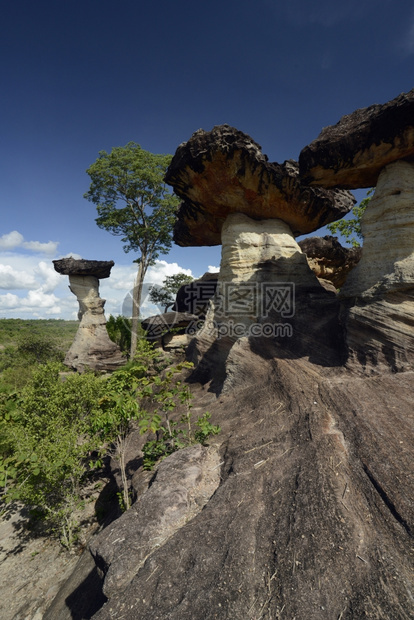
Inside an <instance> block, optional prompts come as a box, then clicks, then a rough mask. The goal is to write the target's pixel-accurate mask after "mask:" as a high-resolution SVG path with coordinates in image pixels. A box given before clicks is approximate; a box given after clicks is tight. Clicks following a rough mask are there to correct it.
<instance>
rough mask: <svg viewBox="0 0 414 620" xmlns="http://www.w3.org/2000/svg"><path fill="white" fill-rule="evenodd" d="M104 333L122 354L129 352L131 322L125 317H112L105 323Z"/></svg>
mask: <svg viewBox="0 0 414 620" xmlns="http://www.w3.org/2000/svg"><path fill="white" fill-rule="evenodd" d="M106 331H107V332H108V336H109V337H110V339H111V340H112V341H113V342H115V343H116V344H117V345H118V346H119V348H120V349H121V351H122V352H123V353H127V352H129V351H130V350H131V321H130V320H129V319H128V318H127V317H126V316H116V317H115V316H112V314H110V315H109V318H108V320H107V322H106Z"/></svg>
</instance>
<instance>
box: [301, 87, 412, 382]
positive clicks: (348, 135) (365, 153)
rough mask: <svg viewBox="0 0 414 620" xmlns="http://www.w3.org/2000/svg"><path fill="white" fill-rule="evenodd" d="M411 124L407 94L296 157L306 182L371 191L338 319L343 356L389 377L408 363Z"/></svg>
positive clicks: (361, 114) (363, 113)
mask: <svg viewBox="0 0 414 620" xmlns="http://www.w3.org/2000/svg"><path fill="white" fill-rule="evenodd" d="M413 119H414V90H412V91H410V92H409V93H407V94H403V95H400V96H399V97H397V98H396V99H394V100H392V101H390V102H389V103H386V104H385V105H382V106H381V105H375V106H371V107H369V108H365V109H362V110H357V111H356V112H354V113H353V114H350V115H349V116H346V117H344V118H343V119H341V120H340V121H339V123H338V124H337V125H335V126H333V127H328V128H326V129H324V130H323V131H322V133H321V135H320V136H319V138H318V139H317V140H315V141H314V142H312V144H310V145H309V146H308V147H306V148H305V149H303V151H302V153H301V154H300V157H299V162H300V171H301V174H302V175H303V178H304V181H306V182H309V183H311V184H319V185H323V186H325V187H328V188H329V187H332V186H333V185H337V186H340V187H350V188H356V187H368V186H373V185H376V190H375V194H374V197H373V198H372V199H371V201H370V202H369V204H368V206H367V208H366V210H365V213H364V215H363V217H362V220H361V229H362V234H363V237H364V245H363V251H362V258H361V261H360V262H359V264H358V266H357V267H356V268H355V269H354V270H353V271H352V272H351V273H350V275H349V277H348V278H347V281H346V283H345V285H344V287H343V289H342V290H341V297H342V299H343V300H344V307H345V308H346V310H345V311H344V313H343V320H344V323H345V325H346V331H347V334H348V336H347V340H348V346H349V355H350V358H352V357H354V356H356V357H357V358H358V359H359V360H365V361H366V362H367V363H369V365H370V366H371V364H374V365H379V364H382V363H384V364H386V365H388V367H390V368H391V369H392V370H394V371H395V370H397V369H402V368H404V367H405V368H406V367H407V366H409V365H410V364H412V363H413V361H414V358H413V353H414V351H413V349H414V347H413V346H412V344H411V343H412V338H413V336H414V331H413V328H412V325H413V319H412V314H413V313H412V299H413V290H414V251H413V250H414V202H413V198H414V181H413V179H414V163H413V160H414V120H413ZM367 325H370V327H369V329H367ZM362 332H365V333H364V337H363V338H361V337H360V334H361V333H362ZM391 351H392V353H390V352H391Z"/></svg>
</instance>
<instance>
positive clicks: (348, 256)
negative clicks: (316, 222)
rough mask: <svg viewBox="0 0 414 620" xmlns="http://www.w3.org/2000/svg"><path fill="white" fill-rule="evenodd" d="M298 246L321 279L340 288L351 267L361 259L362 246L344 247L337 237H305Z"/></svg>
mask: <svg viewBox="0 0 414 620" xmlns="http://www.w3.org/2000/svg"><path fill="white" fill-rule="evenodd" d="M299 247H300V249H301V250H302V252H303V253H304V254H306V258H307V260H308V264H309V267H310V268H311V269H312V271H313V272H314V274H315V275H316V276H317V277H318V278H319V279H321V280H325V281H326V280H327V281H328V282H331V283H332V284H333V285H334V287H335V288H337V289H338V288H341V287H342V286H343V285H344V283H345V280H346V279H347V277H348V274H349V272H350V271H351V269H353V268H354V267H356V265H357V264H358V262H359V261H360V259H361V254H362V248H346V247H344V246H343V245H341V244H340V243H339V241H338V238H337V237H331V236H329V235H327V236H325V237H307V238H306V239H303V240H302V241H300V242H299Z"/></svg>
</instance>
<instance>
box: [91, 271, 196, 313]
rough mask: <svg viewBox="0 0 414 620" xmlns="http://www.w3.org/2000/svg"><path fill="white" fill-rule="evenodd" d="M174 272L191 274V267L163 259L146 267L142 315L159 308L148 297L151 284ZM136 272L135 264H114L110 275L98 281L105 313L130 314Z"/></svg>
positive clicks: (158, 282)
mask: <svg viewBox="0 0 414 620" xmlns="http://www.w3.org/2000/svg"><path fill="white" fill-rule="evenodd" d="M175 273H185V274H187V275H189V276H192V275H193V274H192V271H191V269H184V268H183V267H180V266H179V265H178V263H168V262H167V261H165V260H157V261H156V262H155V265H152V266H151V267H149V268H148V271H147V274H146V277H145V281H144V290H143V293H142V305H141V312H142V315H143V316H144V317H145V316H150V315H152V314H158V312H159V309H158V308H157V306H155V305H154V304H153V303H152V302H151V301H150V299H149V292H150V289H151V286H153V285H154V284H157V285H158V286H160V285H162V283H163V281H164V280H165V278H166V276H172V275H174V274H175ZM136 274H137V265H136V264H132V265H115V266H114V267H113V268H112V271H111V277H110V278H108V279H104V280H101V281H100V295H101V297H103V299H106V304H105V314H106V315H107V316H109V314H113V315H118V314H122V315H124V316H129V315H130V314H131V308H132V301H131V292H132V287H133V286H134V280H135V277H136Z"/></svg>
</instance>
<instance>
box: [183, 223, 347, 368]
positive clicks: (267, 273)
mask: <svg viewBox="0 0 414 620" xmlns="http://www.w3.org/2000/svg"><path fill="white" fill-rule="evenodd" d="M335 299H336V294H335V293H328V292H327V291H325V289H324V288H323V287H322V286H321V284H320V283H319V281H318V278H317V277H316V276H315V274H314V273H313V272H312V270H311V269H310V267H309V265H308V262H307V260H306V256H305V255H304V254H303V253H302V252H301V250H300V247H299V246H298V244H297V243H296V241H295V239H294V237H293V234H292V232H291V230H290V228H289V226H288V225H287V224H286V223H285V222H282V221H281V220H278V219H271V220H262V221H257V220H253V219H251V218H249V217H247V216H246V215H242V214H232V215H230V216H228V218H227V220H226V222H225V223H224V226H223V229H222V260H221V267H220V274H219V277H218V286H217V290H216V294H215V295H214V297H213V298H212V299H211V300H210V307H209V310H208V312H207V316H206V320H205V323H204V326H203V327H202V329H201V330H200V331H199V332H198V333H197V334H196V336H195V337H194V338H193V340H192V342H191V344H190V347H189V349H188V355H189V359H190V360H191V361H192V362H194V363H195V365H196V366H197V372H198V374H199V376H201V377H202V378H203V377H204V375H203V373H205V375H206V376H208V375H209V374H211V368H212V367H214V372H215V374H216V376H218V375H219V369H220V368H221V369H222V373H223V375H222V377H221V379H223V380H224V377H225V376H226V374H227V367H226V359H227V357H228V355H229V352H230V351H232V349H233V347H234V345H235V344H236V343H237V342H239V341H240V340H246V338H247V339H248V340H249V341H250V342H251V343H252V345H251V346H254V347H258V348H259V349H262V350H265V349H267V350H269V351H270V349H272V352H273V353H272V354H274V353H275V351H276V350H280V349H281V348H283V349H285V350H287V349H289V348H291V349H292V350H294V351H297V352H299V351H300V354H301V355H308V354H309V353H311V354H312V355H313V354H314V347H313V345H312V347H311V349H310V348H309V347H308V343H309V342H310V340H311V338H310V336H311V335H313V336H314V332H315V331H320V330H322V332H324V333H325V337H326V334H328V333H330V331H331V326H330V324H328V323H329V321H330V319H329V318H328V319H327V318H326V314H327V312H328V313H331V310H332V304H336V301H335ZM321 304H323V306H324V308H322V307H321ZM305 309H306V310H305ZM323 338H324V337H323ZM323 338H320V350H321V351H322V349H323V348H324V346H325V345H324V344H323V342H324V340H323ZM325 339H326V338H325ZM269 354H270V353H269Z"/></svg>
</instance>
